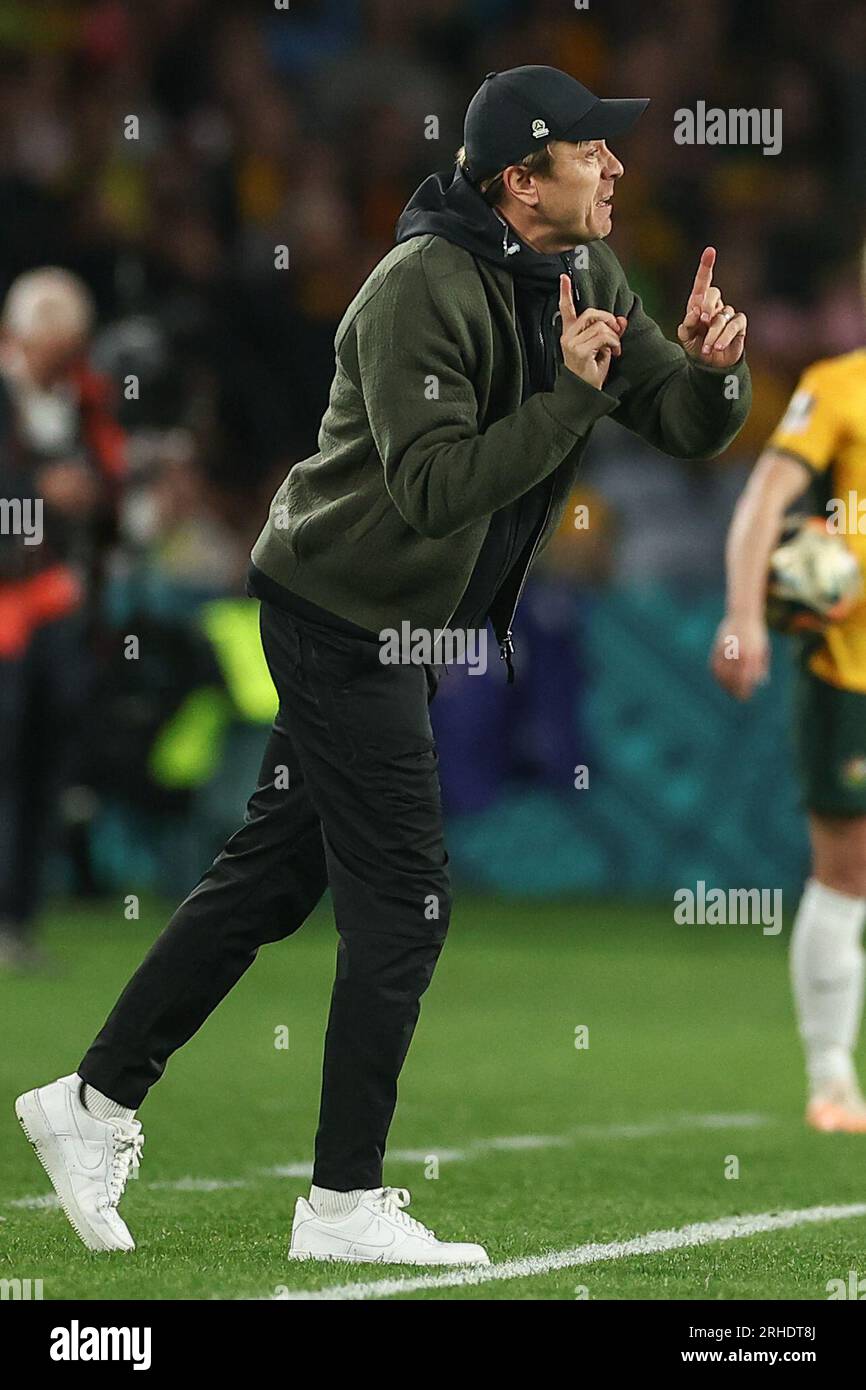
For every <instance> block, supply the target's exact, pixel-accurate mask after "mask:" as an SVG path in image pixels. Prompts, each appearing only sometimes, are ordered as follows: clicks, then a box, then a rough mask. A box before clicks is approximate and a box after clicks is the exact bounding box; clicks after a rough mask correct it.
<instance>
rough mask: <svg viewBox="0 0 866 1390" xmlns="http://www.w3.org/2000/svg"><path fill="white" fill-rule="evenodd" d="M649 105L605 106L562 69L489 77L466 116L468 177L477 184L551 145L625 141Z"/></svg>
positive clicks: (639, 100)
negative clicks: (554, 142) (625, 134)
mask: <svg viewBox="0 0 866 1390" xmlns="http://www.w3.org/2000/svg"><path fill="white" fill-rule="evenodd" d="M648 103H649V97H634V98H632V99H627V100H623V101H602V100H601V99H600V98H599V97H597V96H594V95H593V93H592V92H591V91H590V90H589V88H588V87H584V86H583V84H582V83H581V82H578V81H577V79H576V78H574V77H569V75H568V73H567V72H560V70H559V68H547V67H542V66H540V65H538V64H530V65H528V66H526V67H522V68H509V69H508V70H507V71H506V72H489V73H488V74H487V76H486V77H485V79H484V81H483V82H482V84H481V86H480V87H479V88H478V91H477V92H476V93H475V95H474V97H473V98H472V100H471V101H470V103H469V106H468V108H467V111H466V119H465V121H464V125H463V147H464V149H465V151H466V164H467V168H466V172H467V173H468V175H469V177H470V178H471V179H472V181H473V182H474V183H477V182H478V180H479V179H485V178H489V177H490V175H491V174H498V173H499V172H500V171H501V170H502V169H505V168H507V167H508V165H509V164H519V163H520V161H521V160H522V159H525V158H526V156H527V155H528V154H530V153H531V152H532V150H537V149H540V148H542V147H543V146H544V145H546V144H547V142H548V141H549V140H572V141H577V140H607V139H609V138H612V137H613V136H614V135H621V134H622V133H623V131H625V130H628V129H629V127H630V126H632V125H633V124H634V122H635V121H636V120H637V118H638V116H639V115H640V114H641V112H642V111H644V110H646V107H647V105H648Z"/></svg>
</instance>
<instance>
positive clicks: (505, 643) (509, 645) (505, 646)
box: [499, 261, 580, 685]
mask: <svg viewBox="0 0 866 1390" xmlns="http://www.w3.org/2000/svg"><path fill="white" fill-rule="evenodd" d="M566 265H567V267H568V278H569V280H570V281H571V288H572V291H573V293H574V297H575V299H576V300H577V301H578V303H579V302H580V292H579V290H578V288H577V285H576V284H575V283H574V272H573V269H572V267H571V265H570V264H569V263H568V262H567V261H566ZM538 341H539V342H540V343H541V348H542V352H543V351H544V349H545V343H544V334H543V332H542V331H541V329H540V328H539V330H538ZM555 490H556V483H555V482H552V483H551V487H550V493H549V495H548V498H547V510H546V511H545V513H544V520H543V521H542V523H541V526H540V527H539V529H538V531H537V533H536V536H535V540H534V542H533V545H532V550H531V551H530V552H529V559H528V560H527V562H526V569H525V570H524V571H523V578H522V579H521V581H520V588H519V589H518V590H517V597H516V598H515V600H514V606H513V608H512V609H511V616H510V617H509V619H508V626H507V628H506V630H505V636H504V637H503V638H502V641H501V642H500V643H499V660H500V661H504V662H505V667H506V670H507V671H508V684H509V685H513V684H514V634H513V633H512V631H511V624H512V623H513V622H514V617H515V614H516V613H517V605H518V604H519V603H520V598H521V595H522V594H523V590H524V588H525V587H526V580H527V578H528V577H529V571H530V570H531V568H532V562H533V560H534V559H535V552H536V550H537V549H538V546H539V542H540V541H541V537H542V536H543V535H544V531H545V527H546V526H547V522H548V518H549V516H550V509H551V507H552V506H553V494H554V492H555Z"/></svg>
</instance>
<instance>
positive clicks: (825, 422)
mask: <svg viewBox="0 0 866 1390" xmlns="http://www.w3.org/2000/svg"><path fill="white" fill-rule="evenodd" d="M831 380H832V378H830V377H828V374H827V370H826V367H824V366H822V365H821V364H820V363H818V364H816V365H815V366H813V367H809V368H808V369H807V371H805V372H804V373H803V376H802V377H801V378H800V381H799V383H798V386H797V390H796V391H795V392H794V395H793V396H792V397H791V402H790V404H789V406H788V409H787V410H786V412H785V415H784V417H783V418H782V420H781V421H780V422H779V425H778V426H777V428H776V429H775V431H774V432H773V434H772V436H771V437H770V440H769V443H768V445H767V448H766V449H765V450H764V452H763V454H762V455H761V458H760V459H759V460H758V463H757V465H756V466H755V469H754V471H753V472H752V475H751V477H750V478H749V481H748V483H747V484H746V487H745V489H744V491H743V493H742V496H741V497H740V499H739V501H738V503H737V506H736V509H735V511H734V516H733V519H732V521H731V526H730V530H729V532H728V546H727V574H728V597H727V612H726V614H725V617H724V619H723V620H722V623H721V625H720V627H719V630H718V633H717V634H716V640H715V644H714V646H713V653H712V657H711V664H712V669H713V673H714V675H715V677H716V679H717V681H718V682H719V684H720V685H722V686H723V687H724V688H725V690H727V691H728V692H729V694H731V695H733V696H735V697H736V699H738V700H747V699H748V698H749V696H750V695H751V694H752V693H753V691H754V689H755V686H756V685H757V684H758V683H759V682H760V681H762V680H764V679H765V677H766V675H767V671H768V669H769V652H770V643H769V637H768V634H767V624H766V620H765V616H764V610H765V603H766V589H767V573H768V570H769V567H770V556H771V555H772V553H773V550H774V549H775V547H776V543H777V541H778V539H779V534H780V531H781V529H782V521H783V518H784V515H785V511H786V510H787V508H788V507H789V506H790V505H791V503H792V502H795V501H796V500H797V498H798V497H801V496H802V495H803V493H804V492H805V491H806V490H807V488H808V487H809V483H810V481H811V480H812V478H813V477H814V476H815V475H816V474H818V473H821V472H823V471H824V470H825V469H827V468H829V466H830V463H831V461H832V459H833V457H834V455H835V453H836V450H837V448H838V444H839V439H840V437H841V434H842V432H843V430H844V419H843V413H842V412H841V411H840V407H839V393H838V391H834V390H832V389H831ZM733 639H735V640H733Z"/></svg>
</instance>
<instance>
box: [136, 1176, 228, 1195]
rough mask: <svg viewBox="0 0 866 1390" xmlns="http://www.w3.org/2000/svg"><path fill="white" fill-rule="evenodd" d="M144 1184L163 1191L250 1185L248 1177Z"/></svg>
mask: <svg viewBox="0 0 866 1390" xmlns="http://www.w3.org/2000/svg"><path fill="white" fill-rule="evenodd" d="M144 1186H145V1187H149V1188H150V1189H151V1190H152V1191H161V1192H225V1191H226V1190H227V1189H228V1188H231V1187H249V1183H248V1182H247V1180H246V1178H173V1179H166V1180H165V1181H164V1182H147V1183H144Z"/></svg>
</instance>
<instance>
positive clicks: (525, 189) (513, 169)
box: [502, 164, 538, 207]
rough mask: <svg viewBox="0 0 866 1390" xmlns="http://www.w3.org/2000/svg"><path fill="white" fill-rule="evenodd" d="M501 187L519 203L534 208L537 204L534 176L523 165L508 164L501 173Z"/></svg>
mask: <svg viewBox="0 0 866 1390" xmlns="http://www.w3.org/2000/svg"><path fill="white" fill-rule="evenodd" d="M502 184H503V187H504V188H505V189H506V190H507V192H508V193H510V194H511V197H512V198H516V199H517V200H518V201H519V202H521V203H526V204H528V205H529V206H530V207H535V205H536V204H537V202H538V186H537V184H536V182H535V176H534V174H533V173H532V172H531V170H529V169H527V168H526V165H525V164H509V166H508V168H507V169H503V171H502Z"/></svg>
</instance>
